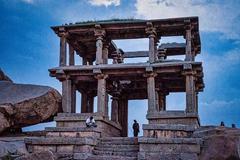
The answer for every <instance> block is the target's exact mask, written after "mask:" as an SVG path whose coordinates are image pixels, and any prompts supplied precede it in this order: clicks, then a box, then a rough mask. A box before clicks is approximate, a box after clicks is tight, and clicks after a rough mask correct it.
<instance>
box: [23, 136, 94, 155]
mask: <svg viewBox="0 0 240 160" xmlns="http://www.w3.org/2000/svg"><path fill="white" fill-rule="evenodd" d="M24 141H25V144H26V146H27V149H28V151H29V152H30V153H36V152H41V151H52V152H53V153H54V154H56V155H57V156H58V157H59V158H60V157H61V158H63V159H64V158H65V159H69V158H70V159H73V157H74V154H86V155H92V150H93V149H94V147H95V146H96V144H97V139H96V138H90V137H89V138H86V137H85V138H73V137H71V138H70V137H48V138H46V137H36V138H26V139H25V140H24ZM86 158H87V156H85V159H86Z"/></svg>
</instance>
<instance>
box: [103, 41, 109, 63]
mask: <svg viewBox="0 0 240 160" xmlns="http://www.w3.org/2000/svg"><path fill="white" fill-rule="evenodd" d="M108 48H109V45H108V44H105V45H104V46H103V64H108Z"/></svg>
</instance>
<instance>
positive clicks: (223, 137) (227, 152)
mask: <svg viewBox="0 0 240 160" xmlns="http://www.w3.org/2000/svg"><path fill="white" fill-rule="evenodd" d="M193 135H194V137H196V138H202V139H203V145H202V146H201V148H202V149H201V154H200V159H201V160H209V159H211V160H220V159H221V160H240V129H237V128H227V127H214V126H210V127H201V128H199V129H198V130H196V131H195V132H194V134H193Z"/></svg>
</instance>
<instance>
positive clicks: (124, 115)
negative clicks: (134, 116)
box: [118, 96, 128, 137]
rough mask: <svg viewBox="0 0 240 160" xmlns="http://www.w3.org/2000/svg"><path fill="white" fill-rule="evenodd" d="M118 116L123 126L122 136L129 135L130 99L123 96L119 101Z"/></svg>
mask: <svg viewBox="0 0 240 160" xmlns="http://www.w3.org/2000/svg"><path fill="white" fill-rule="evenodd" d="M118 118H119V123H120V124H121V126H122V133H121V136H122V137H127V136H128V99H127V98H126V97H125V96H122V97H121V98H120V99H119V101H118Z"/></svg>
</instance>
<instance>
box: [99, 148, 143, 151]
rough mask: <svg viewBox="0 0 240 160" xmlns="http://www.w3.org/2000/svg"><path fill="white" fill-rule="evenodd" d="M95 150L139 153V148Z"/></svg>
mask: <svg viewBox="0 0 240 160" xmlns="http://www.w3.org/2000/svg"><path fill="white" fill-rule="evenodd" d="M94 149H95V150H98V151H111V152H138V151H139V148H138V147H126V148H119V147H95V148H94Z"/></svg>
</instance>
